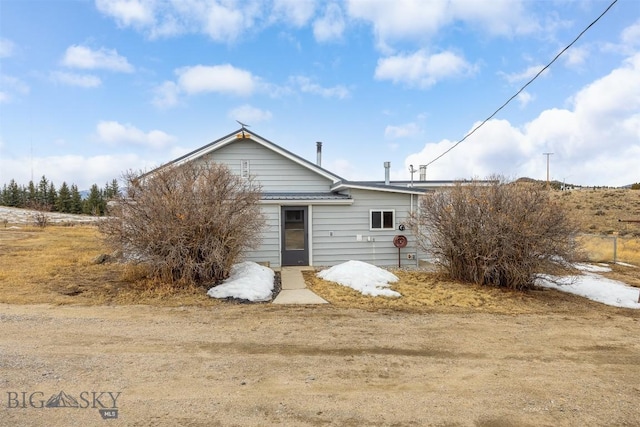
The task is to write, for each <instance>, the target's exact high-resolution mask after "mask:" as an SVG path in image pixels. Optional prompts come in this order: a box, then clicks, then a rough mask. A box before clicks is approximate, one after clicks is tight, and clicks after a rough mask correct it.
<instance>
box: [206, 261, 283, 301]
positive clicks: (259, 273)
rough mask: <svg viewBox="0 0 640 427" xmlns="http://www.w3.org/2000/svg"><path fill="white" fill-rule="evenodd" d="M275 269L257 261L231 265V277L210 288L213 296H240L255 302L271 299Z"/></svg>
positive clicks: (210, 293)
mask: <svg viewBox="0 0 640 427" xmlns="http://www.w3.org/2000/svg"><path fill="white" fill-rule="evenodd" d="M273 277H274V273H273V270H272V269H270V268H267V267H264V266H262V265H259V264H256V263H255V262H250V261H246V262H242V263H240V264H235V265H234V266H233V267H231V274H230V275H229V278H228V279H227V280H225V281H224V282H222V283H221V284H219V285H218V286H214V287H213V288H211V289H209V292H207V295H209V296H210V297H213V298H238V299H246V300H249V301H253V302H259V301H269V300H271V296H272V295H273Z"/></svg>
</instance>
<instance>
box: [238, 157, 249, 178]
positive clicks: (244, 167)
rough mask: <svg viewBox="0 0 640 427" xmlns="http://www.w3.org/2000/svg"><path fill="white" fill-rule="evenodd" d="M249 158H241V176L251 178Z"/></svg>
mask: <svg viewBox="0 0 640 427" xmlns="http://www.w3.org/2000/svg"><path fill="white" fill-rule="evenodd" d="M249 172H250V171H249V160H240V177H242V178H249Z"/></svg>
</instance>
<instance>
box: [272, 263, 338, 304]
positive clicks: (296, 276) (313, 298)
mask: <svg viewBox="0 0 640 427" xmlns="http://www.w3.org/2000/svg"><path fill="white" fill-rule="evenodd" d="M310 269H311V268H310V267H282V268H281V269H280V279H281V282H282V290H281V291H280V293H279V294H278V296H277V297H276V299H274V300H273V304H328V303H327V301H325V300H324V299H322V298H320V297H319V296H318V295H316V294H314V293H313V292H311V290H310V289H308V288H307V285H306V284H305V283H304V278H303V277H302V271H303V270H310Z"/></svg>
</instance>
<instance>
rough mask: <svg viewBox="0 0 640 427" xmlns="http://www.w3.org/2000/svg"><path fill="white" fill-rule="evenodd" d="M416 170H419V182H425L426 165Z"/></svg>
mask: <svg viewBox="0 0 640 427" xmlns="http://www.w3.org/2000/svg"><path fill="white" fill-rule="evenodd" d="M418 169H420V181H426V180H427V165H420V166H419V168H418Z"/></svg>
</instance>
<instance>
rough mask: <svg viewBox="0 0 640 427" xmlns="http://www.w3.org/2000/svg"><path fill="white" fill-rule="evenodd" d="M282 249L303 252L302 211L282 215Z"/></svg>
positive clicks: (289, 211) (292, 211) (291, 211)
mask: <svg viewBox="0 0 640 427" xmlns="http://www.w3.org/2000/svg"><path fill="white" fill-rule="evenodd" d="M284 248H285V250H287V251H303V250H304V210H288V211H285V215H284Z"/></svg>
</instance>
